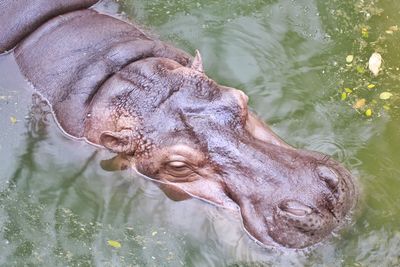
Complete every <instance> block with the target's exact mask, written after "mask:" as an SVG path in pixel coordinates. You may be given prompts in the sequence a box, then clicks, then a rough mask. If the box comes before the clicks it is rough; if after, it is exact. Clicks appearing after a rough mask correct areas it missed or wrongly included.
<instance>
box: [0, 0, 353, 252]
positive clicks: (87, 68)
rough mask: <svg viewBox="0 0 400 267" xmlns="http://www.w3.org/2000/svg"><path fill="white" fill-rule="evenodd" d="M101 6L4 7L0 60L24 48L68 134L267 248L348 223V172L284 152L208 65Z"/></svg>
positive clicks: (315, 157)
mask: <svg viewBox="0 0 400 267" xmlns="http://www.w3.org/2000/svg"><path fill="white" fill-rule="evenodd" d="M95 3H96V1H94V0H93V1H89V0H86V1H78V0H67V1H61V0H53V1H50V0H48V1H44V0H36V1H28V0H24V1H23V0H13V1H11V0H0V10H2V11H3V12H2V13H0V52H4V51H7V50H10V49H12V48H14V47H15V49H14V51H13V53H14V56H15V59H16V61H17V63H18V65H19V66H20V69H21V71H22V73H23V74H24V75H25V76H26V78H27V79H28V80H29V81H30V82H31V83H32V84H33V86H34V87H35V88H36V89H37V90H38V91H39V92H40V93H41V94H42V95H43V97H45V98H46V99H47V100H48V102H49V103H50V104H51V106H52V108H53V111H54V114H55V117H56V119H57V121H58V123H59V124H60V126H61V128H62V129H63V130H64V131H65V132H66V133H68V134H69V135H71V136H73V137H76V138H81V139H85V140H87V141H88V142H90V143H92V144H96V145H100V146H103V147H105V148H107V149H109V150H110V151H113V152H115V153H118V154H119V155H120V158H121V159H123V160H125V161H126V162H128V163H127V164H128V165H130V166H131V167H134V168H136V169H137V171H139V172H140V173H142V174H144V175H146V176H148V177H150V178H152V179H155V180H157V181H159V182H160V184H161V187H162V189H163V190H164V191H165V192H166V193H167V194H168V195H169V196H170V197H171V198H174V199H176V200H180V199H185V198H188V197H190V196H194V197H197V198H201V199H203V200H206V201H208V202H210V203H214V204H216V205H220V206H223V207H227V208H233V209H237V210H239V211H240V213H241V215H242V218H243V223H244V227H245V229H246V231H247V232H248V233H249V234H250V235H251V236H252V237H253V238H255V239H256V240H258V241H259V242H261V243H262V244H264V245H267V246H285V247H289V248H304V247H308V246H310V245H313V244H315V243H317V242H320V241H321V240H322V239H324V237H326V236H328V235H329V234H330V233H331V232H332V231H333V230H334V229H335V228H337V227H338V226H339V225H340V224H341V223H342V221H344V220H345V216H346V215H347V214H348V213H349V212H350V210H351V208H352V207H353V206H354V203H355V200H356V192H355V186H354V181H353V178H352V176H351V175H350V173H349V172H348V171H347V170H346V169H344V168H343V167H342V166H341V165H340V164H339V163H337V162H336V161H334V160H333V159H331V158H329V157H328V156H325V155H322V154H320V153H316V152H310V151H304V150H299V149H295V148H293V147H291V146H289V145H287V144H286V143H284V142H283V141H281V140H280V139H279V138H278V137H277V136H276V135H275V134H274V133H273V132H272V131H271V130H270V129H269V128H267V126H266V125H265V124H264V123H263V122H262V121H261V120H259V119H258V118H257V117H256V116H255V115H254V114H253V113H251V112H250V111H249V110H248V108H247V100H248V99H247V96H246V95H245V94H244V93H243V92H241V91H239V90H236V89H233V88H229V87H225V86H221V85H218V84H217V83H215V82H214V81H213V80H211V79H210V78H208V77H207V76H206V75H205V74H204V72H203V69H202V64H201V58H200V55H199V54H197V56H196V57H195V58H194V59H192V58H191V57H190V56H189V55H187V54H186V53H184V52H182V51H180V50H178V49H176V48H174V47H171V46H169V45H167V44H165V43H163V42H160V41H158V40H154V39H152V38H150V37H149V36H147V35H146V34H145V33H143V32H142V31H141V30H139V29H138V28H137V27H136V26H134V25H132V24H130V23H128V22H124V21H122V20H120V19H117V18H114V17H112V16H110V15H105V14H100V13H98V12H97V11H95V8H91V9H87V8H89V7H90V6H91V5H93V4H95ZM74 10H75V11H74ZM4 11H5V12H4ZM125 165H126V164H125ZM238 207H239V208H240V209H238Z"/></svg>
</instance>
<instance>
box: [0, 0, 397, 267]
mask: <svg viewBox="0 0 400 267" xmlns="http://www.w3.org/2000/svg"><path fill="white" fill-rule="evenodd" d="M360 3H363V5H365V6H360ZM372 4H373V5H372ZM371 5H372V6H375V7H376V8H379V9H382V10H383V13H380V14H381V15H380V16H375V15H374V13H373V12H372V11H371V10H370V9H367V8H366V7H368V8H370V7H371ZM116 8H117V6H116V5H105V6H104V9H105V10H111V11H112V10H116ZM360 10H361V11H362V12H361V11H360ZM365 10H367V11H368V10H369V11H368V12H370V13H371V14H370V16H371V18H367V17H366V15H365V12H367V11H365ZM121 11H124V12H125V13H126V15H127V16H128V17H133V18H135V19H136V20H137V21H138V23H140V24H143V25H146V26H145V27H147V28H149V29H151V31H152V32H153V33H154V34H155V35H159V36H161V38H162V39H164V40H168V41H169V42H171V43H173V44H175V45H177V46H179V47H181V48H183V49H184V50H186V51H190V52H192V53H193V51H194V49H196V48H198V49H199V50H200V51H201V52H202V56H203V60H204V64H205V69H206V72H207V74H208V75H209V76H210V77H212V78H214V79H215V80H217V81H218V82H220V83H222V84H226V85H229V86H232V87H236V88H240V89H242V90H244V91H245V92H246V93H247V94H248V95H249V96H250V104H251V106H252V108H253V109H254V110H255V111H256V112H257V113H258V114H259V115H260V116H261V117H262V118H264V119H266V120H267V121H269V122H270V125H271V126H272V128H273V129H274V130H275V131H276V132H277V133H278V134H279V135H280V136H282V137H283V138H284V139H285V140H286V141H287V142H289V143H290V144H293V145H295V146H297V147H301V148H306V149H311V150H317V151H321V152H324V153H327V154H330V155H332V156H333V157H334V158H336V159H339V160H340V161H342V162H344V164H345V165H346V166H347V167H348V168H349V169H350V170H351V171H352V172H353V173H354V174H355V175H356V176H357V177H359V184H360V187H361V192H362V196H361V198H360V200H359V204H358V207H357V211H356V212H355V216H354V217H355V218H354V220H353V221H352V225H351V226H349V227H347V228H346V229H344V231H342V232H340V233H339V234H335V236H333V237H332V238H331V239H329V240H327V241H326V242H324V243H323V244H320V245H318V246H316V247H315V248H312V249H311V250H310V251H300V252H296V251H280V250H274V249H264V248H261V247H259V246H257V245H256V244H255V243H254V242H253V241H252V240H251V239H250V238H249V237H248V236H247V235H246V234H245V233H244V232H243V231H242V228H241V222H240V220H239V218H238V216H237V215H235V214H232V213H230V212H229V211H226V210H223V209H220V208H217V207H213V206H211V205H208V204H205V203H202V202H201V201H198V200H189V201H182V202H173V201H172V200H170V199H168V198H167V197H166V196H165V195H164V194H163V193H162V191H161V190H160V189H159V188H158V187H157V186H156V185H155V184H153V183H152V182H149V181H146V180H144V179H143V178H140V177H136V175H135V174H134V173H133V172H132V171H124V172H106V171H104V170H103V169H102V168H101V167H100V162H101V161H102V160H105V159H109V158H111V157H112V155H110V154H109V153H107V152H105V151H98V150H96V149H95V148H93V147H90V146H89V145H87V144H85V143H83V142H77V141H74V140H70V139H68V138H66V137H65V136H63V134H62V133H61V132H60V131H59V129H58V128H57V127H56V125H55V123H54V121H53V120H52V118H51V117H49V116H47V115H46V114H47V111H48V110H46V107H45V106H43V105H41V104H40V102H38V100H37V99H35V98H34V99H33V100H32V90H31V89H29V86H28V85H27V84H26V83H25V82H24V81H23V78H22V77H21V76H20V75H19V73H18V71H17V67H16V66H15V63H14V62H13V60H12V57H10V56H2V57H0V74H1V76H0V125H1V126H0V129H1V135H0V161H1V164H0V229H1V230H0V251H1V252H0V265H2V266H23V265H29V264H31V265H38V266H43V265H46V266H66V265H71V266H78V265H79V266H92V265H95V266H269V265H274V266H276V265H279V266H304V265H321V266H322V265H328V266H342V265H346V266H347V265H354V266H375V265H382V266H395V265H398V264H400V258H399V255H400V229H399V227H398V221H399V220H400V208H399V207H400V197H399V196H400V178H399V177H400V171H399V169H398V164H397V163H398V162H399V161H400V154H399V152H398V151H400V142H399V141H400V140H399V136H400V135H399V132H400V126H399V125H400V123H399V118H398V116H396V113H395V112H387V113H384V112H383V113H380V114H381V116H380V117H378V116H374V117H373V118H371V119H367V118H365V117H364V116H360V114H358V113H357V112H355V111H354V110H353V108H351V106H349V105H348V103H345V102H342V101H340V97H338V88H339V87H340V86H342V84H343V81H346V82H349V83H353V84H358V83H359V81H360V79H367V80H368V79H369V78H368V76H366V75H367V74H363V75H364V76H363V75H352V72H349V71H347V70H346V69H345V68H343V66H344V65H345V57H346V55H347V54H349V53H353V54H357V53H359V54H363V53H365V55H364V56H367V55H369V53H370V52H371V51H370V50H368V49H371V47H373V44H368V45H369V46H368V45H367V46H365V47H364V48H363V46H362V45H360V44H361V43H360V42H361V40H362V39H360V36H356V35H357V34H356V33H357V32H358V27H359V26H360V25H361V24H362V25H364V26H368V27H369V28H368V29H369V32H370V35H371V36H370V37H369V38H377V36H379V34H380V33H378V32H382V31H383V30H384V29H387V27H388V25H395V24H396V23H397V24H400V22H399V21H398V13H399V11H400V4H399V3H397V2H396V1H394V0H381V1H373V0H368V1H365V0H364V1H338V0H329V1H319V0H318V1H317V0H316V1H306V0H303V1H291V0H275V1H274V0H270V1H260V0H249V1H236V2H233V1H201V2H199V1H187V0H185V1H178V0H177V1H161V0H157V1H139V0H135V1H133V0H125V1H123V3H122V7H121ZM396 34H400V33H394V34H393V36H391V38H392V39H387V47H386V51H385V53H386V54H385V55H384V58H387V61H388V62H386V61H385V64H390V66H395V65H396V64H398V63H397V62H400V56H399V54H398V52H397V50H396V49H397V48H395V47H396V46H395V45H394V44H395V43H396V44H397V43H398V41H399V36H398V35H396ZM374 36H375V37H374ZM367 41H368V40H367ZM380 42H381V44H384V42H383V41H380ZM382 42H383V43H382ZM394 71H395V69H393V70H392V72H391V71H390V70H388V72H387V73H389V74H391V73H394ZM389 76H390V75H387V76H382V77H381V78H379V79H377V80H376V81H377V82H380V83H381V84H382V85H384V86H386V87H391V88H393V89H395V88H398V84H397V83H396V80H395V79H392V78H391V76H390V77H389ZM371 97H372V96H371ZM10 117H15V118H16V119H17V122H16V123H15V124H14V123H13V122H12V120H10ZM108 240H117V241H119V242H120V243H121V244H122V247H121V248H119V249H116V248H112V247H111V246H109V245H108V244H107V241H108Z"/></svg>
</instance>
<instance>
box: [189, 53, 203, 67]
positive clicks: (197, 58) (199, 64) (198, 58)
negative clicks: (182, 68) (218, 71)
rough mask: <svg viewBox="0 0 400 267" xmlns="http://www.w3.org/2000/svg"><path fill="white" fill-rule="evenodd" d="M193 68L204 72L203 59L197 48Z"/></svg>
mask: <svg viewBox="0 0 400 267" xmlns="http://www.w3.org/2000/svg"><path fill="white" fill-rule="evenodd" d="M191 68H192V69H194V70H197V71H199V72H204V68H203V60H202V59H201V55H200V52H199V50H196V56H195V57H194V59H193V62H192V67H191Z"/></svg>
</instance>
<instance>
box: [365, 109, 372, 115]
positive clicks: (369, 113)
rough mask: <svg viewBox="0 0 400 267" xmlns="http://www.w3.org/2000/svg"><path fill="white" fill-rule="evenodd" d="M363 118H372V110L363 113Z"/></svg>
mask: <svg viewBox="0 0 400 267" xmlns="http://www.w3.org/2000/svg"><path fill="white" fill-rule="evenodd" d="M365 116H367V117H371V116H372V110H371V109H370V108H369V109H367V110H366V111H365Z"/></svg>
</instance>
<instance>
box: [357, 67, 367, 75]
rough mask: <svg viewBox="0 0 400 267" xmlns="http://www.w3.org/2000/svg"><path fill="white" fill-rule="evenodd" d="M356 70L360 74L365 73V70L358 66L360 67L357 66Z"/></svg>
mask: <svg viewBox="0 0 400 267" xmlns="http://www.w3.org/2000/svg"><path fill="white" fill-rule="evenodd" d="M356 70H357V72H358V73H360V74H363V73H364V72H365V68H364V67H363V66H360V65H357V67H356Z"/></svg>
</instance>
